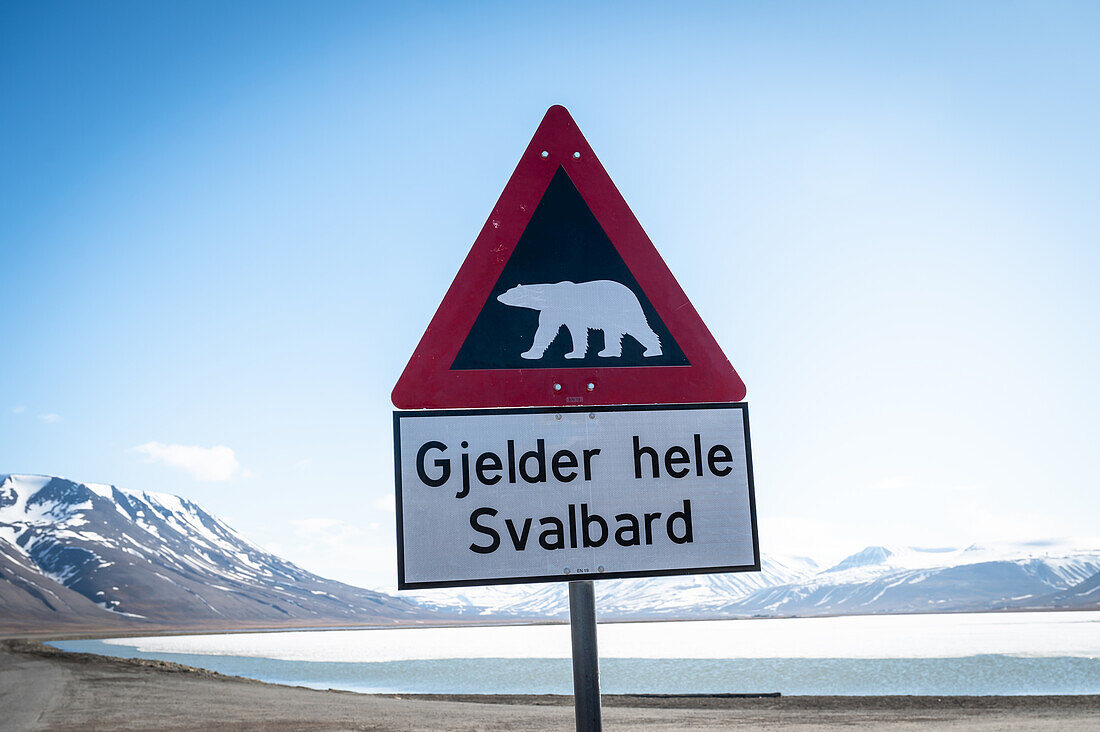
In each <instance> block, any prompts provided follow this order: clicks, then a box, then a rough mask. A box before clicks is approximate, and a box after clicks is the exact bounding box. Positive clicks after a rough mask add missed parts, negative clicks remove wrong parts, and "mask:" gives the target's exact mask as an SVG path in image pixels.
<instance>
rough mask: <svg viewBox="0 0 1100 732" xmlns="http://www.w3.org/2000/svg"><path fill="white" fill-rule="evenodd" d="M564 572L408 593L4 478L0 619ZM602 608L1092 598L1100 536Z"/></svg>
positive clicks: (905, 608)
mask: <svg viewBox="0 0 1100 732" xmlns="http://www.w3.org/2000/svg"><path fill="white" fill-rule="evenodd" d="M568 607H569V603H568V586H567V585H566V584H565V583H547V584H536V585H506V586H501V585H497V586H492V587H471V588H457V589H448V590H421V591H417V592H403V593H401V594H400V596H399V597H394V596H392V595H390V594H387V593H384V592H377V591H371V590H363V589H359V588H356V587H351V586H349V585H345V584H341V583H339V582H333V581H331V580H326V579H323V578H321V577H318V576H316V575H314V574H310V573H309V572H306V571H305V570H303V569H301V568H299V567H297V566H295V565H294V564H291V563H290V562H287V561H285V560H283V559H280V558H279V557H276V556H274V555H272V554H269V553H267V552H265V551H264V550H263V549H261V548H260V547H258V546H256V545H255V544H252V543H251V542H249V541H248V540H247V539H245V538H244V537H243V536H241V535H240V534H239V533H237V532H236V531H234V530H233V529H232V528H230V527H229V526H228V525H226V524H225V523H224V522H223V521H221V520H220V519H218V518H217V517H215V516H213V515H211V514H210V513H208V512H207V511H205V510H203V509H202V508H201V507H200V506H198V505H196V504H194V503H192V502H190V501H187V500H184V499H181V498H179V497H177V496H171V495H165V494H162V493H143V492H133V491H126V490H120V489H118V488H115V487H114V486H109V485H100V484H95V483H76V482H73V481H70V480H66V479H64V478H52V477H44V476H26V475H0V631H2V630H43V629H47V628H51V629H56V628H68V629H74V630H75V629H79V628H87V629H95V630H99V629H104V628H112V627H117V628H127V629H131V628H135V627H146V628H150V629H152V628H156V627H178V628H187V627H191V628H216V627H223V628H232V627H238V628H239V627H280V626H281V627H293V626H310V625H316V626H333V625H345V624H346V625H353V624H354V625H361V624H382V623H395V622H423V621H436V622H439V621H443V622H448V621H457V620H463V619H465V620H474V619H477V620H503V621H507V620H528V619H536V618H539V619H558V620H565V619H567V618H568ZM596 607H597V613H598V615H599V616H600V617H601V618H603V619H606V620H640V619H688V618H723V617H751V616H772V617H776V616H791V615H835V614H865V613H899V612H900V613H904V612H948V611H956V612H957V611H986V610H1012V609H1055V608H1071V609H1094V610H1095V609H1100V540H1095V539H1093V540H1085V541H1079V542H1075V543H1059V542H1034V543H1029V544H1023V543H1021V544H1006V545H988V546H976V545H975V546H969V547H966V548H964V549H914V548H908V547H868V548H866V549H864V550H862V551H860V552H858V553H856V554H853V555H852V556H850V557H847V558H846V559H844V560H843V561H840V562H838V563H836V564H835V565H832V566H828V567H819V566H818V565H817V564H815V563H814V562H813V561H812V560H810V559H807V558H804V557H781V556H778V555H775V554H771V553H768V552H765V553H764V555H763V571H761V572H744V573H736V574H714V575H695V576H686V577H660V578H647V579H632V580H603V581H598V582H597V583H596Z"/></svg>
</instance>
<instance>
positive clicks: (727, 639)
mask: <svg viewBox="0 0 1100 732" xmlns="http://www.w3.org/2000/svg"><path fill="white" fill-rule="evenodd" d="M53 645H55V646H57V647H58V648H62V649H64V650H71V651H83V652H89V653H101V654H105V655H112V656H125V657H131V658H154V659H163V660H168V661H176V662H178V663H184V664H187V665H190V666H199V667H202V668H207V669H211V670H214V671H220V672H221V673H225V674H233V675H238V676H248V677H251V678H255V679H260V680H263V681H271V682H276V683H282V684H293V685H301V686H309V687H313V688H319V689H328V688H333V689H348V690H352V691H363V692H400V693H465V694H470V693H473V694H493V693H502V694H544V693H554V694H569V693H572V671H571V666H570V661H569V656H570V646H569V627H568V626H566V625H558V626H554V625H542V626H504V627H473V628H413V629H402V630H391V629H386V630H327V631H293V632H278V633H232V634H221V635H192V636H162V637H149V638H119V639H109V640H87V641H58V642H55V643H54V644H53ZM599 646H600V649H599V650H600V676H601V682H602V688H603V691H604V692H605V693H608V694H621V693H647V692H648V693H673V694H677V693H678V694H692V693H729V692H733V693H740V692H773V691H778V692H782V693H783V694H1097V693H1100V612H1075V613H1070V612H1065V613H988V614H968V615H894V616H877V617H842V618H792V619H783V620H714V621H697V622H662V623H612V624H601V625H600V626H599Z"/></svg>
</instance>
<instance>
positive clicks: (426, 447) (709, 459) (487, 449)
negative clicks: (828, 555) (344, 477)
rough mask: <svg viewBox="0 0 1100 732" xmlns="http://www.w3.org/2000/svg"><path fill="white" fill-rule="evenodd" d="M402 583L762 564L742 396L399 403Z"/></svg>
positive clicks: (446, 583)
mask: <svg viewBox="0 0 1100 732" xmlns="http://www.w3.org/2000/svg"><path fill="white" fill-rule="evenodd" d="M394 444H395V460H396V472H397V531H398V587H399V589H418V588H429V587H451V586H460V585H490V584H507V583H518V582H551V581H568V580H574V579H577V577H578V575H587V576H590V577H592V578H600V577H602V578H616V577H646V576H661V575H675V574H700V573H706V572H734V571H749V570H758V569H759V568H760V558H759V550H758V542H757V534H756V510H755V499H754V494H753V483H752V460H751V452H750V449H749V433H748V412H747V408H746V405H744V404H743V403H736V404H692V405H662V406H631V407H594V408H587V409H576V408H559V409H554V408H533V409H499V410H466V411H438V412H394Z"/></svg>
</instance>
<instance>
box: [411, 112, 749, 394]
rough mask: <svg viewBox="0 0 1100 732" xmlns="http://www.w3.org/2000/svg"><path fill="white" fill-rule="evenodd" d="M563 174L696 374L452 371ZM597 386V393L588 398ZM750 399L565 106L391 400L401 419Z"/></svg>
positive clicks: (549, 119) (526, 162)
mask: <svg viewBox="0 0 1100 732" xmlns="http://www.w3.org/2000/svg"><path fill="white" fill-rule="evenodd" d="M543 151H545V152H546V153H547V156H546V157H543V155H542V153H543ZM574 153H579V156H574ZM559 167H562V168H564V169H565V172H566V173H567V174H568V175H569V177H570V179H571V180H572V181H573V184H574V185H575V186H576V187H577V190H578V191H579V192H580V194H581V197H582V198H583V199H584V201H585V203H587V204H588V207H589V209H591V211H592V213H593V215H594V216H595V217H596V220H597V221H598V222H599V224H600V226H601V227H603V230H604V232H605V233H606V234H607V236H608V238H609V239H610V240H611V243H612V245H613V246H614V247H615V249H616V250H617V251H618V252H619V255H620V256H621V257H622V258H623V261H624V262H625V263H626V266H627V267H628V268H629V269H630V271H631V273H632V274H633V275H634V277H635V279H636V280H637V282H638V285H639V286H640V287H641V288H642V291H643V292H645V294H646V296H647V297H648V298H649V301H650V303H651V304H652V305H653V307H654V309H655V310H656V311H657V314H658V315H659V316H660V318H661V320H663V321H664V323H665V326H666V327H667V328H668V330H669V333H671V335H672V337H673V338H674V339H676V342H677V343H678V344H679V345H680V348H681V349H682V350H683V352H684V355H685V356H686V357H687V360H688V362H689V364H690V365H689V366H654V367H650V366H630V367H621V366H620V367H614V366H598V367H592V368H584V367H579V368H529V369H493V370H456V371H451V370H450V366H451V364H452V363H453V362H454V359H455V356H456V355H457V354H458V351H459V349H460V348H461V347H462V344H463V342H464V341H465V340H466V336H467V335H468V334H469V332H470V330H471V328H473V325H474V321H475V320H476V319H477V316H478V314H479V313H480V312H481V308H482V307H483V306H484V305H485V302H486V300H487V299H488V296H489V293H490V292H491V291H492V289H493V287H494V286H495V285H496V282H497V280H498V278H499V277H500V274H501V271H502V270H503V269H504V265H505V264H506V263H507V262H508V258H509V257H510V256H511V254H512V251H513V249H515V246H516V244H517V243H518V242H519V239H520V237H521V236H522V235H523V232H524V229H526V228H527V224H528V222H529V221H530V219H531V216H532V214H533V213H534V211H535V208H536V207H537V206H538V204H539V202H540V201H541V200H542V196H543V194H544V193H545V191H546V189H547V187H548V186H549V184H550V180H551V179H552V178H553V176H554V173H555V172H556V171H557V170H558V168H559ZM555 384H558V385H560V389H557V390H556V389H555V388H554V385H555ZM589 384H592V385H593V387H594V388H593V389H591V390H589V389H588V385H589ZM744 397H745V384H744V382H742V381H741V378H740V377H739V376H738V375H737V372H736V371H735V370H734V369H733V366H732V365H731V364H730V362H729V360H728V359H727V358H726V357H725V355H724V354H723V353H722V349H721V348H720V347H719V346H718V344H717V342H716V341H715V340H714V337H713V336H712V335H711V333H710V331H709V330H708V329H707V327H706V325H705V324H704V323H703V321H702V319H701V318H700V317H699V314H698V313H697V312H696V311H695V308H694V307H692V305H691V302H690V301H689V300H688V299H687V295H685V294H684V291H683V290H682V289H681V288H680V285H679V284H678V283H677V282H676V279H675V277H673V276H672V273H671V272H670V271H669V269H668V266H667V265H666V264H665V263H664V260H663V259H661V256H660V254H658V253H657V250H656V248H655V247H654V246H653V243H652V242H651V241H650V239H649V237H648V236H647V235H646V233H645V231H644V230H643V229H642V226H641V224H640V223H639V222H638V220H637V218H635V216H634V214H633V213H632V212H631V210H630V207H629V206H628V205H627V203H626V201H625V200H624V199H623V197H622V194H620V193H619V190H618V188H616V187H615V184H614V183H613V182H612V180H611V178H610V176H608V174H607V171H605V170H604V168H603V165H601V164H600V161H599V159H598V158H597V157H596V155H595V153H594V152H593V151H592V148H591V147H590V146H589V144H588V141H587V140H586V139H585V138H584V135H583V134H581V131H580V129H578V127H577V124H576V122H574V121H573V118H572V116H570V114H569V112H568V110H566V109H565V107H562V106H558V105H555V106H553V107H551V108H550V109H549V110H547V112H546V115H545V116H544V117H543V120H542V123H541V124H540V125H539V127H538V129H537V130H536V131H535V134H534V137H532V138H531V142H530V144H529V145H528V146H527V149H526V150H525V151H524V153H523V156H522V157H521V158H520V161H519V164H518V165H517V166H516V169H515V171H514V172H513V173H512V176H511V178H510V179H509V180H508V184H507V185H506V186H505V188H504V192H503V193H501V195H500V199H499V200H498V201H497V204H496V206H494V207H493V211H492V213H491V214H490V215H489V219H488V220H487V221H486V222H485V226H484V227H482V229H481V233H480V234H479V235H478V237H477V239H476V240H475V242H474V245H473V247H472V248H471V249H470V252H469V254H467V255H466V259H465V261H463V263H462V266H461V267H460V268H459V271H458V274H457V275H456V276H455V279H454V281H453V282H452V283H451V286H450V288H449V289H448V290H447V294H446V295H445V296H444V297H443V301H442V303H440V305H439V308H438V309H437V310H436V313H435V316H434V317H433V318H432V321H431V323H430V324H429V325H428V328H427V330H426V331H425V332H424V335H423V337H421V339H420V344H419V345H418V346H417V348H416V350H415V351H414V352H413V355H412V358H410V359H409V363H408V365H407V366H406V367H405V370H404V372H403V373H402V374H401V377H400V379H398V381H397V385H396V386H395V387H394V389H393V393H392V400H393V404H394V406H396V407H397V408H399V409H476V408H493V407H551V406H563V407H564V406H583V405H614V404H686V403H691V404H695V403H704V402H708V403H709V402H737V401H741V400H742V399H744Z"/></svg>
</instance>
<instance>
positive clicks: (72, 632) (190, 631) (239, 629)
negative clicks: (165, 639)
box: [0, 607, 1100, 642]
mask: <svg viewBox="0 0 1100 732" xmlns="http://www.w3.org/2000/svg"><path fill="white" fill-rule="evenodd" d="M1097 610H1100V607H1062V608H1004V609H997V610H944V611H936V612H927V613H900V612H893V613H836V614H822V615H769V616H752V617H736V618H734V617H731V618H722V617H716V618H709V617H703V618H684V617H668V618H637V619H633V618H630V619H625V620H619V619H613V620H604V619H598V620H597V622H598V623H599V624H600V625H604V624H620V623H695V622H707V621H715V620H738V621H741V620H796V619H799V620H810V619H818V618H870V617H895V616H913V615H919V616H928V615H985V614H1013V615H1016V614H1021V613H1086V612H1096V611H1097ZM568 624H569V619H568V618H527V619H525V618H515V619H508V618H473V619H470V620H463V621H458V622H456V621H455V619H454V618H453V617H451V618H447V619H445V620H439V621H432V620H419V621H412V622H407V621H403V622H395V623H364V624H362V625H355V624H352V625H348V624H325V623H321V624H317V625H301V624H288V625H271V624H270V623H268V624H263V625H256V626H251V625H247V624H246V625H237V626H233V627H224V626H217V625H198V626H193V627H191V626H167V625H164V626H153V627H149V628H121V629H120V628H119V627H118V626H104V627H102V628H95V627H89V626H83V627H76V628H71V627H65V626H54V627H46V628H35V629H27V628H3V627H0V641H5V640H20V639H27V640H38V641H43V642H46V641H51V640H99V639H106V638H144V637H152V636H165V635H222V634H230V633H232V634H236V633H300V632H309V631H318V630H405V629H414V628H464V627H490V628H495V627H507V626H520V625H568Z"/></svg>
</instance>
